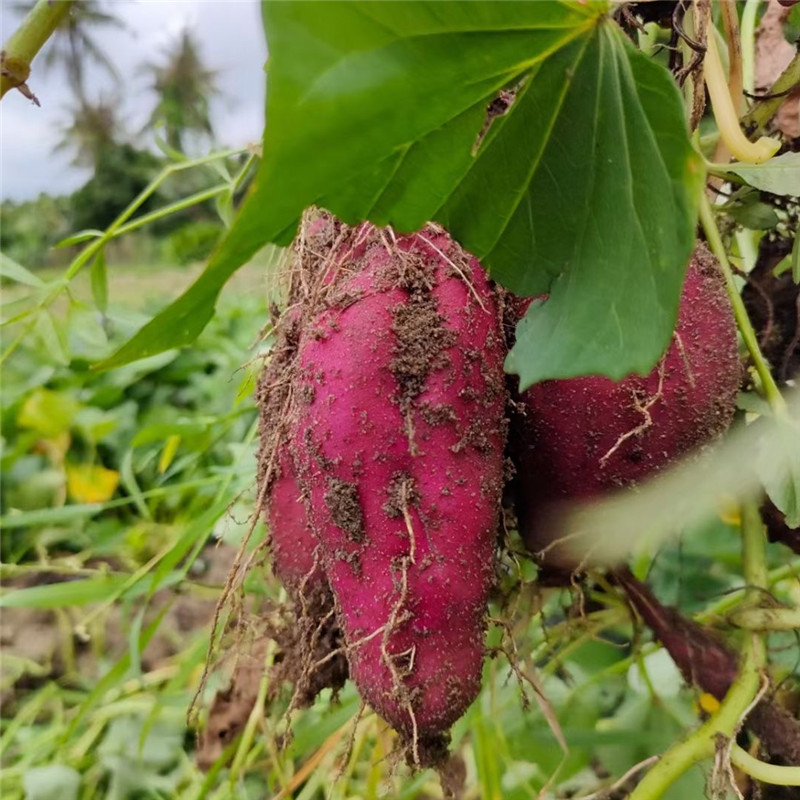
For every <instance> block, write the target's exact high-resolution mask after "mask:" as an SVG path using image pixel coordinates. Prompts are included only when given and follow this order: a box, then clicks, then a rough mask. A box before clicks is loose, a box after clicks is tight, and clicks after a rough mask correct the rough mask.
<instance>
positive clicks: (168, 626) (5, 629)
mask: <svg viewBox="0 0 800 800" xmlns="http://www.w3.org/2000/svg"><path fill="white" fill-rule="evenodd" d="M234 555H235V553H234V551H233V549H232V548H230V547H228V546H226V545H223V544H220V545H217V546H214V545H209V546H208V547H206V549H205V550H204V551H203V552H202V553H201V555H200V558H199V559H198V560H197V562H196V563H197V564H198V565H203V567H204V569H203V572H202V574H195V575H192V577H193V579H194V580H197V581H199V582H202V583H204V584H208V585H212V586H216V585H222V584H223V583H224V582H225V576H226V575H227V572H228V569H229V568H230V565H231V563H232V561H233V558H234ZM112 566H113V565H112ZM51 582H53V576H51V575H33V576H27V577H26V578H25V579H24V580H10V581H7V582H6V584H5V585H6V587H7V588H13V587H16V588H24V587H26V586H36V585H42V584H44V583H51ZM173 598H174V595H173V593H172V592H168V591H161V592H157V593H156V594H155V595H154V596H153V598H152V600H151V602H150V608H149V610H148V612H147V614H146V615H145V619H144V623H143V624H144V625H145V626H146V625H147V624H148V623H149V622H150V621H151V620H152V619H153V618H154V617H155V616H156V615H157V614H158V612H159V611H160V610H161V609H162V608H163V607H164V605H165V604H166V603H168V602H170V600H173ZM215 605H216V602H215V601H214V600H208V599H204V598H202V597H198V596H197V595H195V594H193V593H191V592H189V593H186V594H181V595H179V596H178V597H177V599H174V601H173V603H172V606H171V608H170V610H169V611H168V612H167V613H166V615H165V617H164V620H163V621H162V623H161V625H160V626H159V629H158V632H157V633H156V635H155V636H154V637H153V639H152V640H151V642H150V644H149V645H148V646H147V647H146V648H145V650H144V651H143V652H142V655H141V659H142V670H143V671H145V672H150V671H153V670H156V669H158V668H159V667H160V666H163V665H165V663H166V662H167V661H168V660H169V659H170V658H171V657H172V656H174V655H176V653H178V652H180V650H181V646H182V645H183V644H185V642H186V637H187V635H188V634H190V633H193V632H195V631H199V630H203V629H206V628H208V626H209V625H210V624H211V620H212V618H213V615H214V608H215ZM86 613H87V609H86V608H79V609H70V610H64V611H58V612H57V611H54V610H53V611H51V610H42V609H29V608H7V609H3V613H2V615H1V616H0V647H2V650H3V654H4V656H6V658H4V659H3V662H2V666H3V675H2V679H0V686H2V687H3V690H2V697H1V698H0V700H1V701H2V705H3V706H4V712H5V713H10V712H13V708H14V705H15V702H16V699H17V695H18V694H19V692H20V691H21V690H23V689H30V688H33V687H34V686H38V685H40V684H41V683H42V682H45V681H48V680H52V679H54V678H61V677H65V676H66V677H68V675H67V672H68V665H69V664H70V663H73V664H74V671H75V672H76V673H78V674H80V675H81V676H93V675H95V676H97V675H98V659H97V652H96V650H97V648H101V649H102V653H103V656H104V658H107V659H118V658H120V657H121V656H123V655H124V654H125V653H126V652H127V651H128V650H129V647H130V642H129V640H128V635H127V630H126V628H127V625H126V621H125V620H123V618H122V615H123V613H124V612H123V611H122V610H121V609H120V608H118V607H116V606H115V607H113V608H112V609H111V610H110V611H109V612H108V614H107V615H106V616H105V617H104V618H103V620H102V622H101V623H100V624H99V625H98V627H96V628H93V629H92V630H90V631H89V633H90V635H91V639H89V638H87V637H86V636H81V637H78V636H77V635H76V634H75V633H74V626H75V625H76V624H77V623H78V622H79V620H80V619H81V618H82V617H83V616H85V614H86ZM9 656H11V657H14V658H17V659H26V660H28V661H31V662H33V663H34V664H36V665H37V666H38V667H39V669H37V670H36V671H35V672H34V671H30V672H23V673H22V674H18V675H15V674H11V673H9V659H8V657H9Z"/></svg>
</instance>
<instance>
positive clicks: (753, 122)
mask: <svg viewBox="0 0 800 800" xmlns="http://www.w3.org/2000/svg"><path fill="white" fill-rule="evenodd" d="M794 88H800V51H798V52H797V53H795V56H794V58H793V59H792V60H791V61H790V62H789V65H788V66H787V67H786V69H785V70H784V71H783V73H782V74H781V75H780V77H779V78H778V79H777V80H776V81H775V83H773V84H772V86H770V88H769V91H768V92H767V94H768V95H770V97H768V98H766V99H765V100H759V101H758V102H756V104H755V105H754V106H753V107H752V108H751V109H750V111H748V112H747V114H745V115H744V117H742V124H743V125H744V126H745V127H746V128H750V127H753V129H754V133H756V132H758V131H760V130H762V129H763V128H764V127H765V126H766V124H767V123H768V122H769V121H770V120H771V119H772V118H773V117H774V116H775V113H776V112H777V111H778V109H779V108H780V107H781V105H783V103H784V102H785V101H786V98H787V97H788V93H789V92H790V90H792V89H794ZM775 95H777V97H776V96H775Z"/></svg>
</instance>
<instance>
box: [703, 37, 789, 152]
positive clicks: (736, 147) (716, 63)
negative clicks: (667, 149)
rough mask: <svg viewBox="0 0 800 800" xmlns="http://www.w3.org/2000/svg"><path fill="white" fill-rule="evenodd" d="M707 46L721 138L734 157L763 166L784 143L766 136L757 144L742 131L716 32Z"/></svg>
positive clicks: (706, 64) (707, 69) (710, 89)
mask: <svg viewBox="0 0 800 800" xmlns="http://www.w3.org/2000/svg"><path fill="white" fill-rule="evenodd" d="M706 47H707V49H706V57H705V60H704V62H703V71H704V75H705V79H706V86H707V88H708V95H709V97H710V98H711V107H712V109H713V111H714V119H715V120H716V121H717V128H719V132H720V136H721V137H722V139H723V141H724V142H725V144H726V145H727V146H728V148H729V149H730V151H731V153H732V154H733V156H734V157H735V158H736V159H738V160H739V161H745V162H748V163H751V164H760V163H762V162H763V161H767V160H768V159H770V158H772V156H773V155H775V153H776V152H777V150H778V148H779V147H780V142H779V141H777V139H770V138H768V137H766V136H762V137H761V138H760V139H759V140H758V141H757V142H751V141H749V140H748V138H747V137H746V136H745V135H744V133H742V129H741V127H740V126H739V114H738V112H737V110H736V108H735V107H734V101H733V98H732V97H731V93H730V91H729V90H728V83H727V81H726V79H725V70H724V69H723V68H722V61H721V60H720V57H719V50H718V49H717V43H716V40H715V39H714V35H713V30H712V31H710V32H709V35H708V37H707V38H706Z"/></svg>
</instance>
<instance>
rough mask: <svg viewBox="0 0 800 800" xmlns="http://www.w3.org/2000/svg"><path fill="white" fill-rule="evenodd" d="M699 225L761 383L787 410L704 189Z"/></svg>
mask: <svg viewBox="0 0 800 800" xmlns="http://www.w3.org/2000/svg"><path fill="white" fill-rule="evenodd" d="M700 224H701V225H702V226H703V230H704V231H705V234H706V239H707V240H708V246H709V247H710V248H711V252H712V253H713V254H714V255H715V256H716V257H717V260H718V261H719V264H720V267H721V268H722V272H723V274H724V276H725V288H726V289H727V291H728V297H729V298H730V301H731V306H732V307H733V315H734V317H735V318H736V324H737V326H738V328H739V332H740V333H741V334H742V339H744V343H745V346H746V347H747V350H748V352H749V353H750V358H752V360H753V365H754V366H755V368H756V372H757V373H758V377H759V378H760V379H761V386H762V388H763V390H764V394H765V395H766V398H767V400H768V401H769V404H770V405H771V406H772V409H773V410H774V411H775V412H776V413H783V412H784V411H785V409H786V401H785V400H784V399H783V397H782V396H781V393H780V390H779V389H778V385H777V384H776V383H775V379H774V378H773V377H772V373H771V372H770V369H769V364H768V363H767V361H766V359H765V358H764V356H763V355H762V353H761V349H760V348H759V346H758V338H757V337H756V332H755V330H753V326H752V324H751V323H750V318H749V317H748V316H747V309H746V308H745V307H744V301H743V300H742V296H741V295H740V294H739V290H738V289H737V288H736V283H735V281H734V279H733V270H732V269H731V265H730V262H729V261H728V254H727V253H726V252H725V246H724V245H723V244H722V237H721V236H720V233H719V228H718V227H717V223H716V220H715V219H714V212H713V211H712V210H711V204H710V203H709V201H708V197H706V194H705V192H703V194H702V196H701V198H700Z"/></svg>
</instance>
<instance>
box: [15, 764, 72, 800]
mask: <svg viewBox="0 0 800 800" xmlns="http://www.w3.org/2000/svg"><path fill="white" fill-rule="evenodd" d="M22 786H23V788H24V790H25V800H77V798H78V793H79V791H80V788H81V775H80V773H79V772H78V771H77V770H74V769H73V768H72V767H68V766H66V765H65V764H47V765H46V766H42V767H31V768H30V769H29V770H27V771H26V772H25V774H24V775H23V777H22Z"/></svg>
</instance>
